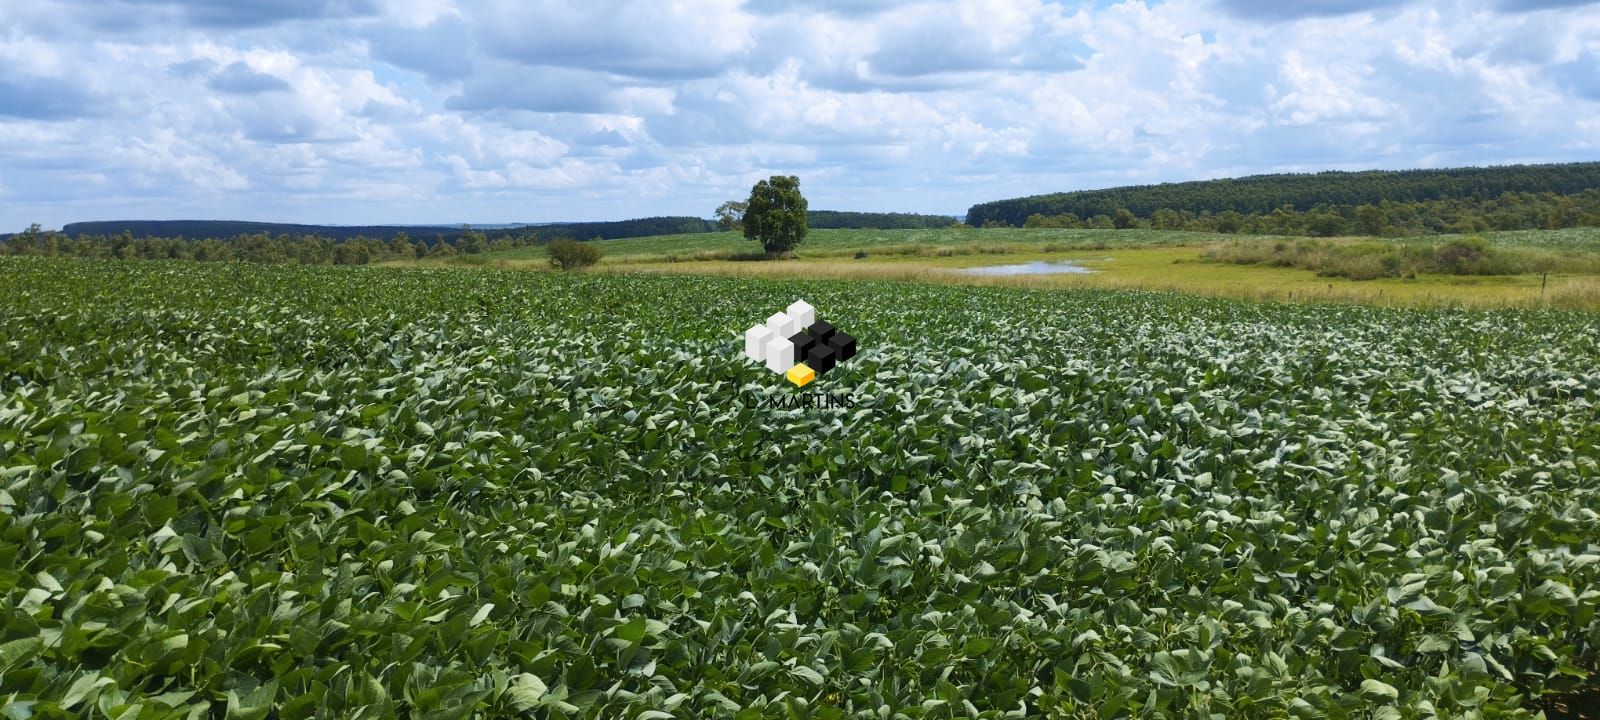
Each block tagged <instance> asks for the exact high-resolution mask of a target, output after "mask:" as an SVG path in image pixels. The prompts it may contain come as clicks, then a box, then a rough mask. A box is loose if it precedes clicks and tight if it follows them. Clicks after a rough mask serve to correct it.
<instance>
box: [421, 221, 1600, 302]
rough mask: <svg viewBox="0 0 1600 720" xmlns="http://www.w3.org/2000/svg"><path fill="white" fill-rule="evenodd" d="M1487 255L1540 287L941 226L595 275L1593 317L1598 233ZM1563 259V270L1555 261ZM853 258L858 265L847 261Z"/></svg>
mask: <svg viewBox="0 0 1600 720" xmlns="http://www.w3.org/2000/svg"><path fill="white" fill-rule="evenodd" d="M1454 237H1458V236H1450V235H1442V236H1439V235H1436V236H1426V237H1409V238H1393V239H1377V238H1344V239H1341V238H1334V239H1331V242H1334V243H1351V244H1367V245H1370V244H1385V243H1390V244H1397V245H1416V244H1429V245H1431V244H1437V243H1442V242H1447V241H1449V240H1450V239H1451V238H1454ZM1483 237H1484V238H1485V239H1486V240H1487V241H1488V243H1489V245H1490V246H1491V247H1495V248H1502V249H1506V250H1508V251H1513V252H1518V253H1528V252H1535V253H1537V252H1538V251H1549V252H1546V253H1543V254H1544V255H1546V256H1549V257H1554V258H1556V259H1557V261H1558V262H1557V263H1556V270H1552V272H1551V273H1550V275H1549V276H1548V277H1545V276H1542V275H1536V274H1521V275H1493V276H1459V275H1421V276H1418V277H1416V278H1412V279H1401V278H1385V279H1377V280H1351V279H1346V278H1341V277H1324V276H1321V275H1318V274H1317V273H1315V272H1312V271H1309V270H1303V269H1297V268H1292V267H1271V266H1267V265H1237V264H1228V263H1221V262H1201V260H1202V258H1203V257H1204V256H1205V254H1206V252H1207V251H1208V250H1210V249H1213V248H1217V247H1220V246H1225V245H1229V244H1238V243H1246V244H1248V243H1251V242H1260V243H1273V244H1277V243H1280V242H1295V241H1307V240H1308V239H1307V238H1286V237H1279V236H1266V235H1224V234H1216V233H1191V232H1176V231H1158V230H1063V229H1044V228H1039V229H1024V228H998V229H989V228H985V229H974V228H961V229H955V228H941V229H936V230H814V231H812V232H811V235H810V237H808V238H807V240H806V242H805V244H804V245H802V246H801V249H800V252H799V253H798V258H797V259H794V260H785V261H781V262H747V261H746V260H749V259H752V258H759V256H760V254H759V252H758V250H757V248H756V245H755V243H753V242H751V241H748V240H745V239H744V238H743V237H742V236H740V235H739V234H737V233H732V232H724V233H708V234H698V235H666V236H656V237H644V238H629V239H623V240H604V241H598V242H596V243H595V245H597V246H599V247H601V248H602V249H603V250H604V251H605V253H606V257H605V259H604V260H602V261H601V266H600V267H599V268H598V269H597V270H598V271H602V272H628V273H634V272H645V273H673V274H684V273H688V274H700V275H731V276H747V277H771V278H784V277H788V278H833V279H852V280H902V281H920V282H940V283H966V284H980V285H1002V286H1014V287H1035V288H1057V289H1061V288H1068V289H1070V288H1107V289H1145V290H1163V291H1176V292H1184V293H1189V294H1198V295H1214V296H1224V297H1234V298H1243V299H1251V300H1273V301H1296V302H1300V301H1310V302H1329V301H1332V302H1358V303H1366V304H1378V305H1394V306H1426V307H1441V306H1442V307H1553V308H1564V309H1578V310H1600V275H1595V274H1591V273H1588V272H1582V270H1583V269H1586V268H1593V267H1595V266H1596V263H1597V262H1600V258H1597V257H1596V255H1597V254H1600V228H1574V229H1567V230H1540V231H1518V232H1500V233H1487V234H1485V235H1484V236H1483ZM1568 253H1571V256H1570V257H1571V259H1572V262H1571V263H1570V264H1566V266H1565V267H1563V263H1560V262H1559V260H1560V259H1561V258H1563V257H1566V256H1567V255H1566V254H1568ZM861 254H864V255H865V256H864V257H859V258H858V257H857V256H858V255H861ZM1060 259H1068V260H1075V261H1079V262H1082V263H1083V264H1084V265H1085V266H1087V267H1089V268H1091V269H1092V270H1094V271H1095V272H1094V273H1093V274H1090V275H1024V276H1014V277H998V278H996V277H973V276H970V275H965V274H962V273H960V272H956V271H957V270H960V269H962V268H967V267H973V266H978V265H999V264H1010V263H1019V262H1027V261H1030V260H1060ZM450 263H451V264H461V265H485V266H495V267H504V268H510V269H540V268H543V267H544V266H545V262H544V250H543V248H542V247H528V248H522V249H519V250H514V251H510V252H502V253H489V254H484V255H475V256H469V257H458V258H456V259H454V260H451V261H450Z"/></svg>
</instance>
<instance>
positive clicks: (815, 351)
mask: <svg viewBox="0 0 1600 720" xmlns="http://www.w3.org/2000/svg"><path fill="white" fill-rule="evenodd" d="M834 358H835V354H834V352H833V348H831V347H828V346H827V345H820V344H819V345H817V346H816V347H814V348H811V352H808V353H806V365H808V366H810V367H811V369H812V370H815V371H817V374H818V375H821V374H823V373H825V372H827V371H829V370H832V369H833V363H834Z"/></svg>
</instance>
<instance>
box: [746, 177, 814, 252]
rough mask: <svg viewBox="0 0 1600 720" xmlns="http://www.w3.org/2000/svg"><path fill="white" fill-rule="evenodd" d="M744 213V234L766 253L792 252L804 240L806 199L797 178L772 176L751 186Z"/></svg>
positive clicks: (806, 228) (806, 229)
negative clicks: (759, 244)
mask: <svg viewBox="0 0 1600 720" xmlns="http://www.w3.org/2000/svg"><path fill="white" fill-rule="evenodd" d="M746 205H747V207H746V209H745V213H744V236H745V238H747V239H750V240H754V241H756V242H758V243H761V247H762V249H764V250H766V252H767V255H769V256H772V257H776V256H778V255H781V254H783V253H786V252H793V251H794V249H795V248H796V247H798V246H799V245H800V243H801V242H802V241H804V240H805V239H806V233H807V232H808V230H809V228H808V226H807V224H806V198H805V196H804V195H801V194H800V178H798V177H795V176H793V175H774V176H772V177H770V178H768V179H766V180H762V181H760V182H758V183H756V185H755V187H753V188H751V189H750V200H749V201H747V203H746Z"/></svg>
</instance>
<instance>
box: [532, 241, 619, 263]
mask: <svg viewBox="0 0 1600 720" xmlns="http://www.w3.org/2000/svg"><path fill="white" fill-rule="evenodd" d="M545 252H546V253H548V254H549V255H550V267H553V268H556V269H558V270H582V269H583V268H586V267H589V266H590V265H593V264H595V263H597V262H600V256H601V255H604V253H602V252H601V251H600V248H598V247H595V246H594V245H592V244H590V243H581V242H578V241H576V240H566V239H561V240H556V241H554V242H552V243H550V244H549V245H547V246H546V247H545Z"/></svg>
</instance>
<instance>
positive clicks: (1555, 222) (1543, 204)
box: [985, 190, 1600, 237]
mask: <svg viewBox="0 0 1600 720" xmlns="http://www.w3.org/2000/svg"><path fill="white" fill-rule="evenodd" d="M999 224H1000V223H996V222H995V221H992V220H991V221H989V222H988V223H986V224H985V227H993V226H996V225H999ZM1022 226H1023V227H1029V228H1087V229H1106V230H1111V229H1129V228H1141V229H1152V230H1185V231H1189V232H1214V233H1240V234H1247V235H1299V236H1309V237H1336V236H1342V235H1368V236H1372V237H1407V236H1413V235H1433V234H1441V233H1451V234H1454V233H1481V232H1488V231H1491V230H1541V229H1542V230H1555V229H1560V228H1570V227H1595V226H1600V190H1585V191H1583V192H1579V193H1575V194H1572V195H1557V194H1555V193H1549V192H1545V193H1519V192H1508V193H1505V194H1503V195H1500V196H1499V197H1495V198H1490V199H1478V198H1460V199H1446V200H1425V201H1416V202H1392V201H1389V200H1383V201H1380V202H1378V203H1377V204H1362V205H1316V206H1313V207H1312V208H1311V209H1309V210H1304V211H1301V210H1295V209H1294V208H1293V207H1292V206H1289V205H1285V206H1283V207H1280V208H1277V209H1275V210H1273V211H1272V212H1267V213H1259V212H1252V213H1240V212H1236V211H1233V210H1224V211H1222V212H1220V213H1213V212H1211V211H1210V210H1203V211H1201V212H1198V213H1196V212H1192V211H1189V210H1171V209H1168V208H1161V209H1159V210H1157V211H1155V212H1153V213H1151V214H1150V217H1139V216H1138V215H1135V214H1134V213H1133V212H1132V211H1130V210H1128V209H1127V208H1118V209H1117V210H1116V211H1115V212H1113V213H1112V214H1111V215H1095V216H1093V217H1088V218H1081V217H1078V216H1077V215H1074V214H1072V213H1066V214H1062V215H1044V214H1039V213H1035V214H1033V215H1030V216H1028V217H1027V219H1025V220H1023V222H1022Z"/></svg>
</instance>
